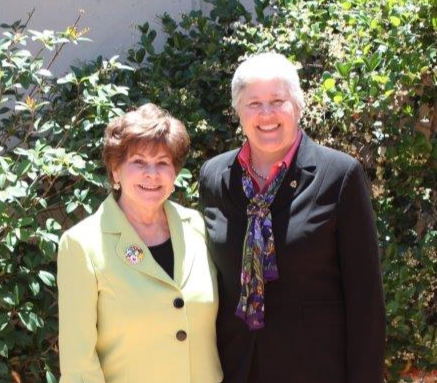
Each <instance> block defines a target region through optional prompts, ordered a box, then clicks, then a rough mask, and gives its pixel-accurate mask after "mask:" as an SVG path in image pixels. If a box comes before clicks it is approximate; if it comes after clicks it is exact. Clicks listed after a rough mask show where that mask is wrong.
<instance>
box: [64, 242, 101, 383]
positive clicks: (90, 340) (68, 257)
mask: <svg viewBox="0 0 437 383" xmlns="http://www.w3.org/2000/svg"><path fill="white" fill-rule="evenodd" d="M80 242H81V241H79V240H77V239H74V238H72V237H71V236H69V235H68V233H66V234H64V235H63V236H62V238H61V241H60V245H59V253H58V292H59V354H60V365H61V380H60V383H105V379H104V376H103V372H102V369H101V367H100V361H99V358H98V355H97V352H96V343H97V327H96V325H97V297H98V292H97V280H96V275H95V273H94V269H93V266H92V264H91V261H90V259H89V256H88V254H87V253H86V251H85V250H84V248H83V246H82V244H81V243H80Z"/></svg>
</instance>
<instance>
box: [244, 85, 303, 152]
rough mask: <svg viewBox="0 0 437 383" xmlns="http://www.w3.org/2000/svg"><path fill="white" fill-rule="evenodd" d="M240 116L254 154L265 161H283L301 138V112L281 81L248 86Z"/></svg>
mask: <svg viewBox="0 0 437 383" xmlns="http://www.w3.org/2000/svg"><path fill="white" fill-rule="evenodd" d="M238 115H239V117H240V123H241V126H242V127H243V131H244V133H245V135H246V136H247V139H248V140H249V144H250V149H251V152H252V153H253V154H254V155H256V156H257V157H258V158H259V159H261V160H262V159H263V158H266V157H269V158H276V157H277V159H278V160H279V159H281V158H283V157H284V156H285V154H286V153H287V151H288V150H289V149H290V148H291V146H292V144H293V143H294V141H295V139H296V137H297V129H298V119H297V113H296V112H295V109H294V106H293V102H292V99H291V96H290V93H289V91H288V88H287V86H286V85H285V84H284V82H283V81H281V80H259V81H256V82H253V83H251V84H248V85H246V87H245V88H244V89H243V90H242V93H241V98H240V102H239V104H238Z"/></svg>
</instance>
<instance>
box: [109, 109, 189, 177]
mask: <svg viewBox="0 0 437 383" xmlns="http://www.w3.org/2000/svg"><path fill="white" fill-rule="evenodd" d="M149 145H152V147H156V148H157V149H158V148H159V147H164V148H165V149H167V150H168V152H169V154H170V155H171V158H172V162H173V166H174V167H175V170H176V173H178V172H179V171H180V170H181V168H182V166H183V165H184V163H185V159H186V157H187V155H188V151H189V148H190V137H189V135H188V133H187V130H186V129H185V126H184V124H183V123H182V122H181V121H179V120H178V119H176V118H174V117H173V116H171V115H170V113H168V112H167V111H165V110H164V109H161V108H160V107H159V106H157V105H155V104H152V103H147V104H144V105H143V106H141V107H139V108H138V109H136V110H134V111H131V112H128V113H126V114H125V115H123V116H121V117H119V118H117V119H115V120H112V121H111V122H110V123H109V124H108V126H107V127H106V131H105V141H104V144H103V162H104V164H105V166H106V171H107V173H108V177H109V180H110V182H111V185H113V184H114V179H113V176H112V171H113V170H115V169H116V168H117V167H118V166H120V165H121V164H122V163H123V162H124V161H125V160H126V158H127V157H128V156H129V155H130V154H131V153H132V152H133V151H135V150H137V149H139V148H141V147H145V146H149Z"/></svg>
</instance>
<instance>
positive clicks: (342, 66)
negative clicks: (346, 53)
mask: <svg viewBox="0 0 437 383" xmlns="http://www.w3.org/2000/svg"><path fill="white" fill-rule="evenodd" d="M335 68H336V69H337V72H338V73H340V75H341V76H342V77H347V76H348V75H349V73H350V71H351V69H352V63H341V62H336V63H335Z"/></svg>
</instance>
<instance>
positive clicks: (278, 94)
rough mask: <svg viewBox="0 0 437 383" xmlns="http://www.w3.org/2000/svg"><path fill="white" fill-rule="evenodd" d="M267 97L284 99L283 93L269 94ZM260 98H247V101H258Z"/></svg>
mask: <svg viewBox="0 0 437 383" xmlns="http://www.w3.org/2000/svg"><path fill="white" fill-rule="evenodd" d="M268 96H270V97H285V95H284V93H272V94H269V95H268ZM259 97H260V96H249V97H248V99H247V100H248V101H252V100H258V99H259Z"/></svg>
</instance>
